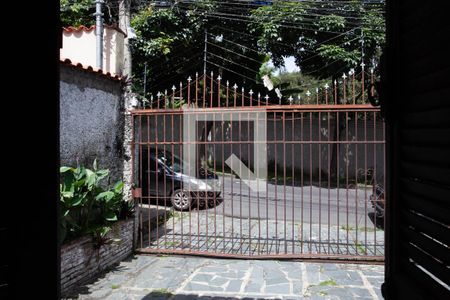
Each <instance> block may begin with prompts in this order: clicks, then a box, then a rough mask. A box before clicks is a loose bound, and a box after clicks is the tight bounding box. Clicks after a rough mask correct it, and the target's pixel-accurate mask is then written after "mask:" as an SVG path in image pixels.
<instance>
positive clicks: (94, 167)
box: [92, 159, 97, 171]
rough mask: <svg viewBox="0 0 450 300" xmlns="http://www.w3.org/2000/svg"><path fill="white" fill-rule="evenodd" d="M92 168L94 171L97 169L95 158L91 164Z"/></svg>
mask: <svg viewBox="0 0 450 300" xmlns="http://www.w3.org/2000/svg"><path fill="white" fill-rule="evenodd" d="M92 169H94V171H97V159H94V163H93V164H92Z"/></svg>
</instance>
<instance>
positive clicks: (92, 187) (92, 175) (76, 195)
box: [60, 160, 123, 241]
mask: <svg viewBox="0 0 450 300" xmlns="http://www.w3.org/2000/svg"><path fill="white" fill-rule="evenodd" d="M60 174H61V183H60V204H61V206H60V207H61V224H60V225H61V241H66V240H68V239H73V238H76V237H78V236H80V235H82V234H84V233H87V232H89V231H90V230H91V229H92V228H97V227H99V226H108V225H110V224H111V222H114V221H117V220H118V215H119V212H120V208H121V206H122V202H123V201H122V189H123V183H122V182H118V183H116V184H115V185H114V187H113V188H111V189H109V188H104V187H103V186H102V184H101V183H102V181H103V180H104V179H105V178H107V177H108V175H109V170H107V169H102V170H99V169H98V167H97V160H94V163H93V165H92V170H91V169H87V168H85V167H84V166H78V167H76V168H73V167H67V166H63V167H61V168H60Z"/></svg>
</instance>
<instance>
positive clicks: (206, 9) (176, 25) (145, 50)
mask: <svg viewBox="0 0 450 300" xmlns="http://www.w3.org/2000/svg"><path fill="white" fill-rule="evenodd" d="M228 9H229V5H225V4H222V3H221V2H220V1H205V0H204V1H195V3H181V2H177V3H174V4H173V5H172V6H171V7H170V8H165V9H154V8H152V7H150V8H146V9H144V10H142V11H140V12H138V13H137V14H136V15H135V16H133V18H132V26H133V28H134V29H135V31H136V34H137V38H136V39H135V40H133V41H132V42H131V51H132V55H133V76H134V77H133V78H134V79H133V90H134V92H136V93H138V94H141V95H143V90H144V82H143V78H144V72H145V68H144V64H145V63H147V68H146V70H147V71H146V72H147V73H146V78H147V82H146V89H145V90H146V95H143V96H144V99H146V100H147V101H149V99H150V97H151V96H150V95H153V96H154V100H156V96H155V95H156V94H157V92H158V91H160V92H162V93H163V94H164V91H165V90H167V91H168V94H169V95H170V92H171V88H172V85H173V84H175V85H176V86H177V87H178V84H179V82H183V84H184V86H185V85H186V79H187V77H188V76H191V78H192V79H193V80H195V73H196V72H198V73H199V76H201V75H202V70H203V50H204V45H205V43H204V40H205V33H204V31H205V29H207V30H208V41H209V43H208V53H209V54H208V57H207V61H208V62H211V63H209V64H208V65H207V71H208V75H209V72H210V71H214V77H216V76H217V75H218V74H220V75H221V77H222V78H223V79H226V80H229V82H230V84H231V85H233V84H234V83H237V84H238V85H239V86H242V85H244V84H245V87H246V89H250V88H253V89H254V90H257V89H256V88H255V86H259V89H260V90H262V88H263V87H262V82H261V81H260V78H259V74H258V73H259V72H258V71H259V68H260V67H261V65H262V63H263V62H264V61H266V59H267V56H266V55H265V54H263V53H261V54H259V53H257V52H254V51H249V50H248V49H256V48H257V45H256V39H249V38H248V36H243V35H241V34H239V33H240V32H242V24H240V23H238V22H234V21H230V20H223V19H217V18H212V17H208V14H209V13H216V12H224V13H225V12H227V11H228ZM221 28H227V29H230V30H234V31H236V32H237V33H238V34H236V33H233V32H231V31H224V30H222V29H221ZM221 38H223V40H221ZM225 39H226V40H230V41H232V42H234V44H233V43H230V42H226V41H225ZM240 45H242V46H240ZM236 53H237V54H236ZM221 57H222V58H223V59H222V58H221ZM247 57H250V58H251V59H253V60H251V59H250V60H249V59H248V58H247ZM212 63H214V64H216V65H221V66H223V68H222V67H220V68H219V67H217V66H215V65H213V64H212ZM227 69H230V70H233V71H235V72H237V73H238V74H236V73H233V72H231V71H228V70H227ZM252 70H254V72H253V71H252ZM239 74H242V75H243V76H240V75H239ZM244 76H245V77H244ZM246 77H247V78H250V79H244V78H246ZM252 79H254V81H253V80H252ZM257 81H259V82H257ZM201 84H202V82H200V85H201ZM206 89H207V93H208V92H209V88H208V87H207V88H206ZM191 92H193V91H191ZM142 100H143V99H141V101H142ZM143 102H146V101H145V100H144V101H143ZM155 102H156V101H155ZM146 104H147V105H148V104H149V102H146ZM160 104H161V103H160ZM174 105H175V107H179V105H180V103H176V102H175V104H174Z"/></svg>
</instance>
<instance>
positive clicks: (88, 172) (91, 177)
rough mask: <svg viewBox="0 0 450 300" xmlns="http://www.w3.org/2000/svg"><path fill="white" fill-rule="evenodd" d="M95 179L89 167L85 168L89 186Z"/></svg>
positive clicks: (95, 176)
mask: <svg viewBox="0 0 450 300" xmlns="http://www.w3.org/2000/svg"><path fill="white" fill-rule="evenodd" d="M96 180H97V175H96V174H95V173H94V172H92V171H91V170H89V169H86V183H87V185H88V186H89V187H92V186H93V185H94V184H95V183H96Z"/></svg>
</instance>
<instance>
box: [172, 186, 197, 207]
mask: <svg viewBox="0 0 450 300" xmlns="http://www.w3.org/2000/svg"><path fill="white" fill-rule="evenodd" d="M170 201H171V202H172V206H173V208H174V209H175V210H187V209H189V208H190V207H191V204H192V198H191V195H190V194H189V192H187V191H184V190H181V189H179V190H175V191H174V192H173V193H172V196H171V197H170Z"/></svg>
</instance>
